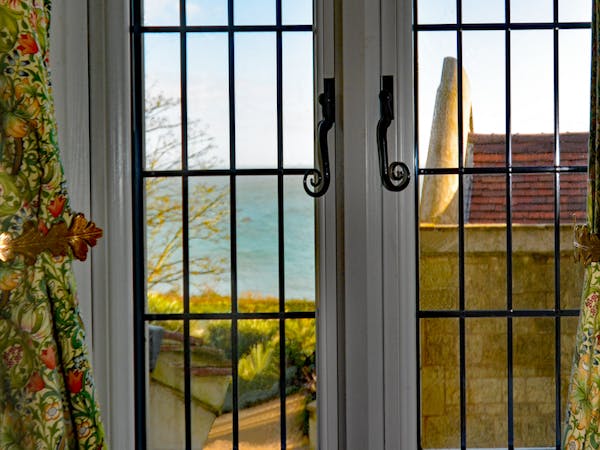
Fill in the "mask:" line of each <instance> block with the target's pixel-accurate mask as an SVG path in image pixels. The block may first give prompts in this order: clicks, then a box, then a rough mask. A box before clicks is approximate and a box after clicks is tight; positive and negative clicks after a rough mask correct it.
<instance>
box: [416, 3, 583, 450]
mask: <svg viewBox="0 0 600 450" xmlns="http://www.w3.org/2000/svg"><path fill="white" fill-rule="evenodd" d="M425 3H427V2H426V1H423V0H413V42H414V47H413V49H414V53H413V55H414V80H415V81H414V83H415V85H414V98H415V111H414V117H415V143H416V144H415V172H416V173H418V175H419V177H418V178H419V182H420V183H423V180H424V179H425V178H426V177H440V176H448V175H454V176H457V178H458V190H457V192H458V239H457V240H458V274H457V275H458V285H459V289H458V304H457V306H458V307H457V308H456V309H454V308H450V309H448V310H441V309H435V308H434V309H424V308H423V307H422V305H421V300H420V299H421V294H420V291H419V289H420V288H422V287H420V286H419V283H417V299H416V301H417V342H418V348H417V352H418V354H419V357H418V360H419V361H420V360H421V358H422V355H423V353H422V352H423V343H422V341H421V338H422V335H421V333H422V332H423V330H422V324H421V321H422V320H427V319H454V320H457V321H458V354H459V355H458V371H459V388H458V389H459V400H458V402H459V415H460V448H461V449H466V448H473V446H474V444H473V443H472V441H470V435H469V434H468V432H467V431H468V427H467V395H468V394H467V389H468V386H467V378H468V376H467V371H468V367H467V362H466V360H467V355H466V351H467V349H466V338H467V323H468V321H469V320H477V319H481V318H497V319H502V318H505V319H506V364H507V367H506V396H507V398H506V405H507V408H506V410H507V417H506V418H505V420H506V424H507V433H506V437H505V442H504V443H503V445H501V447H504V448H508V449H511V450H513V449H514V448H515V445H517V447H519V445H518V444H517V443H515V404H514V395H515V391H514V389H515V386H514V373H513V365H514V358H515V355H514V349H513V345H514V340H513V338H514V330H513V322H514V320H518V319H519V318H549V319H553V320H554V352H555V353H554V359H553V365H554V374H555V391H554V392H555V394H554V402H555V423H554V427H555V438H554V443H553V447H554V446H555V448H556V449H557V450H559V449H560V448H561V430H562V428H563V421H564V414H563V413H564V411H562V409H563V407H564V406H563V405H561V385H562V384H563V383H568V381H569V380H565V379H561V318H566V317H576V316H578V313H579V312H578V310H576V309H563V306H562V304H561V272H560V271H561V267H560V264H561V261H560V224H561V218H560V208H561V202H560V196H561V191H560V178H561V175H566V174H581V173H585V172H586V171H587V167H586V166H584V165H561V163H560V161H561V158H560V139H559V135H560V133H559V30H575V29H584V30H585V29H590V28H591V24H590V22H583V21H582V22H560V21H559V0H554V3H553V20H552V21H548V22H518V23H512V22H511V8H510V3H511V2H510V1H505V2H504V21H503V22H496V23H463V17H462V15H463V4H462V3H463V2H462V0H457V1H456V16H455V17H456V18H455V22H454V23H419V20H418V18H419V14H418V7H419V6H421V7H422V5H423V4H425ZM449 3H450V2H448V4H449ZM471 3H472V2H471ZM496 3H498V2H496ZM563 4H566V2H561V6H562V5H563ZM590 15H591V11H590ZM515 30H551V31H552V32H553V43H552V45H553V77H554V89H553V102H554V111H553V117H554V121H553V134H554V139H553V153H554V156H553V159H554V164H553V165H547V164H546V165H523V164H520V165H514V164H513V145H512V141H513V136H514V135H512V132H511V36H512V32H513V31H515ZM464 31H481V32H485V31H496V32H498V31H500V32H502V31H503V32H504V65H505V74H504V77H505V118H504V121H505V130H504V132H505V137H506V138H505V139H504V140H505V144H504V145H505V155H504V158H505V162H504V163H503V164H502V166H501V167H498V166H496V165H495V166H493V167H492V166H490V167H486V166H479V167H471V166H469V167H466V166H465V164H464V163H463V161H464V155H463V149H464V148H465V147H464V146H463V144H464V142H463V139H464V137H463V136H464V134H463V129H464V127H465V126H467V124H465V123H463V117H464V116H463V102H461V101H458V102H457V114H458V130H459V131H458V153H459V154H458V160H457V161H456V167H452V168H447V167H439V168H435V167H425V163H424V161H422V162H419V126H423V125H420V124H419V108H420V104H419V101H420V99H419V80H420V78H419V76H420V73H419V38H420V37H421V36H422V35H423V34H424V33H435V32H453V33H454V35H455V37H456V47H455V50H456V60H457V73H456V76H457V94H458V95H457V98H458V99H461V98H463V88H464V84H463V82H464V80H463V32H464ZM425 126H427V125H425ZM525 174H536V175H537V174H548V177H552V178H553V190H554V193H553V195H554V198H553V209H554V213H553V217H554V218H553V225H554V283H553V284H554V307H553V308H552V309H518V308H516V307H515V305H513V278H514V276H515V273H514V268H513V258H512V250H513V230H512V228H513V213H512V206H511V205H512V196H513V188H512V186H513V183H514V177H515V176H523V175H525ZM472 175H487V176H493V175H495V176H496V177H497V178H500V177H502V178H503V179H504V180H505V186H506V189H505V191H506V192H505V205H506V206H505V207H506V211H505V214H506V219H505V224H506V300H507V301H506V308H505V309H489V308H488V309H485V308H484V309H476V310H473V309H469V308H467V307H466V305H465V256H466V255H465V208H466V205H465V190H464V183H465V180H466V179H467V178H466V177H468V176H472ZM582 189H585V186H583V187H582ZM415 191H416V195H415V204H416V208H417V211H419V207H420V193H419V189H416V190H415ZM419 227H420V219H419V217H418V214H417V219H416V229H417V230H419ZM416 238H417V241H418V240H419V239H420V233H417V236H416ZM420 245H421V244H420V243H419V242H418V245H417V253H416V261H417V264H416V267H417V277H416V279H417V280H419V279H420V276H419V271H421V270H423V269H422V268H420V267H419V265H420V257H421V256H420V250H419V246H420ZM563 351H566V350H564V349H563ZM562 364H564V362H562ZM423 383H424V381H423V379H422V378H421V371H420V370H418V384H419V387H418V389H419V392H420V395H419V398H420V400H419V404H418V409H419V410H418V417H419V420H418V436H419V438H418V442H419V449H422V448H427V447H426V446H425V445H424V444H423V441H424V431H423V426H424V425H423V422H422V420H423V419H422V418H423V415H422V414H423V408H424V405H423V401H424V400H423V398H422V397H421V395H422V389H423ZM457 444H458V443H457ZM475 446H477V445H475ZM498 446H500V445H498ZM453 447H455V446H453Z"/></svg>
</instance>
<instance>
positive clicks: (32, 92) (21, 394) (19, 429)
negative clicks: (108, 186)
mask: <svg viewBox="0 0 600 450" xmlns="http://www.w3.org/2000/svg"><path fill="white" fill-rule="evenodd" d="M50 8H51V5H50V0H0V233H2V234H0V259H2V262H0V358H1V361H0V449H2V450H12V449H22V450H29V449H31V450H34V449H48V450H65V449H73V450H75V449H80V450H81V449H94V450H99V449H105V448H106V444H105V439H104V431H103V427H102V424H101V421H100V413H99V409H98V405H97V402H96V399H95V392H94V390H95V389H94V383H93V378H92V371H91V367H90V363H89V359H88V354H87V349H86V345H85V338H84V330H83V324H82V322H81V319H80V316H79V310H78V306H77V298H76V294H75V285H74V280H73V276H72V271H71V259H72V256H71V255H72V254H75V253H76V252H75V251H74V250H73V251H72V252H71V251H70V252H63V251H54V252H52V251H49V250H43V251H41V250H40V251H36V252H33V251H30V250H31V248H33V247H35V246H36V245H37V248H38V250H39V249H40V248H43V247H44V246H46V247H48V248H50V247H51V244H52V245H54V244H56V243H57V242H58V240H57V235H58V234H59V231H61V230H62V232H64V233H67V231H68V230H72V229H73V226H74V225H75V222H76V221H77V218H78V216H75V215H74V214H73V213H72V212H71V210H70V208H69V201H68V195H67V191H66V189H65V182H64V176H63V170H62V166H61V163H60V159H59V153H58V146H57V137H56V124H55V120H54V110H53V99H52V92H51V87H50V86H51V84H50V81H49V75H48V55H49V53H48V42H49V35H48V33H49V26H50ZM69 232H70V231H69ZM69 236H70V239H71V241H70V242H69V245H72V244H73V236H71V235H69ZM36 237H39V240H40V241H39V242H37V243H36V241H35V238H36ZM11 239H13V240H14V241H15V242H17V239H20V241H18V242H21V243H23V242H26V243H27V245H29V246H30V247H29V250H26V251H25V250H24V251H25V254H21V255H16V256H15V255H14V254H13V253H14V252H13V251H12V250H10V248H8V247H7V246H5V244H6V243H7V242H10V241H11ZM44 240H45V241H47V242H44ZM13 243H14V242H13ZM32 246H33V247H32ZM23 248H24V247H23ZM21 250H22V249H21ZM85 250H86V251H87V247H86V248H85ZM27 252H29V253H27Z"/></svg>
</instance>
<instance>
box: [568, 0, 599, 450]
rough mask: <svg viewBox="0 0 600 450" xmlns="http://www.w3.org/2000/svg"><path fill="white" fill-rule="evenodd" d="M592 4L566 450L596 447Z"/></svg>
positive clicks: (595, 52) (595, 23) (595, 26)
mask: <svg viewBox="0 0 600 450" xmlns="http://www.w3.org/2000/svg"><path fill="white" fill-rule="evenodd" d="M593 3H594V5H593V13H592V78H591V99H590V102H591V110H590V139H589V147H588V152H589V159H588V164H589V167H588V204H587V225H586V227H584V228H583V229H582V230H580V233H578V234H579V236H578V238H580V237H581V236H584V238H583V239H578V247H579V248H578V251H579V250H580V249H582V248H584V249H587V251H588V253H587V254H584V255H580V259H582V260H584V261H585V262H586V263H587V265H586V270H585V281H584V285H583V293H582V302H581V312H580V316H579V326H578V329H577V337H576V347H575V355H574V359H573V368H572V374H571V383H570V386H569V392H568V399H567V413H566V427H565V434H564V439H563V447H564V448H565V449H566V450H587V449H598V448H600V430H599V428H600V315H598V309H599V308H600V304H599V299H600V263H599V262H598V257H597V251H598V244H599V243H600V240H599V239H598V233H599V232H600V79H599V78H598V76H599V75H600V53H599V51H600V45H599V44H600V42H599V40H600V36H599V32H600V29H599V28H600V23H599V19H600V0H594V2H593ZM592 253H595V254H596V255H594V256H593V257H592V255H591V254H592Z"/></svg>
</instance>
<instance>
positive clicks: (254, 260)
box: [147, 175, 315, 301]
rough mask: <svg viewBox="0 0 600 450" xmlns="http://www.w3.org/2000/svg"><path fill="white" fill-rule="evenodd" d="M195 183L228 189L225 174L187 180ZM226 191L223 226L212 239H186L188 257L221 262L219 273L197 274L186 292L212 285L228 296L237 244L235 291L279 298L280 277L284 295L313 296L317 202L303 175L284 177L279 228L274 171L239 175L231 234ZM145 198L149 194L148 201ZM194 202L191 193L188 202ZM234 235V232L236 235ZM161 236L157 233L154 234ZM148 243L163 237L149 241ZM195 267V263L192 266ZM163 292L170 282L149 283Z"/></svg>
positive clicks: (192, 234) (192, 230) (194, 232)
mask: <svg viewBox="0 0 600 450" xmlns="http://www.w3.org/2000/svg"><path fill="white" fill-rule="evenodd" d="M194 182H198V183H202V182H206V183H213V184H214V186H215V188H216V189H225V190H227V191H228V192H229V191H230V190H229V179H228V178H226V177H223V178H220V179H216V178H214V177H211V178H210V181H208V180H207V179H202V180H197V179H191V181H190V193H193V192H194ZM229 194H230V195H228V196H226V199H225V205H221V207H222V208H225V209H226V210H227V211H228V212H229V214H227V215H226V216H225V220H224V221H223V223H222V230H221V232H219V233H213V234H212V235H211V238H210V239H191V240H190V249H189V250H190V261H192V264H193V261H194V259H197V258H209V259H211V258H212V260H214V261H220V264H219V265H220V267H221V268H222V272H221V273H208V274H202V275H196V276H194V277H192V278H191V279H190V295H192V296H193V295H198V294H201V293H202V291H204V290H213V291H215V292H217V293H219V294H222V295H231V286H232V282H231V280H232V269H233V266H234V264H233V263H232V258H231V248H232V245H234V243H235V247H236V252H235V255H236V261H235V273H236V276H237V292H238V296H254V297H256V298H261V297H278V296H279V283H280V279H281V280H283V283H284V292H285V299H286V300H291V299H306V300H313V301H314V299H315V229H314V228H315V220H314V212H315V204H314V199H313V198H312V197H310V196H308V195H307V194H306V193H305V192H304V189H303V186H302V177H301V176H296V175H292V176H285V177H284V183H283V211H282V212H281V213H282V216H283V221H282V227H281V230H280V226H279V211H278V192H277V177H276V176H262V175H261V176H238V177H237V178H236V190H235V204H236V208H235V223H236V226H235V233H231V228H230V227H231V223H232V222H231V220H232V219H233V214H231V208H230V205H231V200H232V199H231V193H230V192H229ZM148 201H149V200H148V199H147V202H148ZM194 201H196V200H195V199H193V198H192V197H190V203H191V202H194ZM195 226H202V225H194V224H193V223H192V224H190V230H189V235H190V237H197V236H198V235H199V234H201V230H197V229H195V228H194V227H195ZM279 232H281V233H282V235H283V255H282V261H283V266H282V269H283V270H282V274H281V277H280V273H279V272H280V265H279V260H280V259H279V256H280V255H279ZM234 234H235V236H234ZM157 239H160V238H157ZM147 245H148V246H154V245H161V242H152V243H147ZM191 268H192V269H193V267H191ZM153 289H154V290H157V291H159V292H160V291H162V292H166V291H169V290H172V289H173V287H172V286H170V285H157V286H155V287H154V288H153Z"/></svg>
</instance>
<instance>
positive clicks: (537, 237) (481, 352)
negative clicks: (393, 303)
mask: <svg viewBox="0 0 600 450" xmlns="http://www.w3.org/2000/svg"><path fill="white" fill-rule="evenodd" d="M572 241H573V239H572V226H571V225H569V226H564V227H562V228H561V229H560V233H559V242H560V252H559V257H558V258H555V252H554V242H555V229H554V227H553V226H551V225H515V226H513V228H512V274H511V276H510V275H509V273H508V270H507V261H506V257H507V256H506V255H507V254H508V253H507V233H506V227H505V226H497V225H491V226H485V225H467V226H466V227H465V235H464V248H465V264H464V282H465V286H464V288H465V299H464V300H465V309H467V310H501V311H506V309H507V297H508V295H507V293H508V291H509V287H508V286H509V284H508V283H507V279H509V276H510V278H511V279H512V282H511V283H510V289H511V290H512V309H514V310H546V311H548V310H553V309H554V307H555V289H556V285H555V267H556V263H557V262H558V265H559V268H560V269H559V281H560V302H561V308H563V309H577V308H578V307H579V298H580V293H581V286H582V280H583V269H582V267H581V266H579V265H578V264H576V263H575V262H574V261H573V251H572V248H573V246H572ZM420 249H421V256H420V306H421V309H423V310H439V309H450V310H453V309H458V307H459V301H460V299H459V264H458V228H457V227H456V226H455V225H448V226H440V225H438V226H434V225H431V226H429V225H423V226H421V230H420ZM509 326H510V327H512V335H513V336H512V341H511V342H510V343H509V342H508V338H507V336H508V329H509ZM576 327H577V318H576V317H569V318H563V319H561V320H560V322H559V324H557V323H556V321H555V320H554V317H552V316H550V317H533V316H532V315H530V316H527V317H515V318H513V319H512V321H510V322H509V321H508V320H507V318H506V317H498V318H477V317H470V318H467V319H465V325H464V333H465V366H466V377H465V382H466V427H467V439H468V442H467V444H468V447H469V448H505V447H506V443H507V433H508V419H507V417H508V404H507V398H508V358H509V344H510V348H511V349H512V364H513V372H512V377H513V378H512V379H513V398H514V405H513V414H514V433H515V447H533V448H539V447H551V446H553V445H554V442H555V426H556V424H555V421H556V416H555V414H556V411H555V396H556V382H557V376H556V374H555V358H556V355H557V354H560V383H561V384H560V392H561V403H562V405H563V406H562V407H561V412H563V411H564V398H565V396H566V391H567V388H568V381H569V375H570V370H571V369H570V365H571V359H572V352H573V346H574V337H575V331H576ZM420 332H421V349H420V351H421V380H422V383H421V390H422V404H421V414H422V421H421V426H422V437H423V447H424V448H431V449H434V448H443V449H447V448H460V371H459V367H460V363H459V355H460V352H459V342H460V339H459V335H460V322H459V319H457V318H444V319H422V320H421V323H420ZM556 333H560V339H559V341H560V348H559V349H557V348H556V342H555V341H556V340H555V336H556ZM557 350H558V351H559V352H560V353H557Z"/></svg>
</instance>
